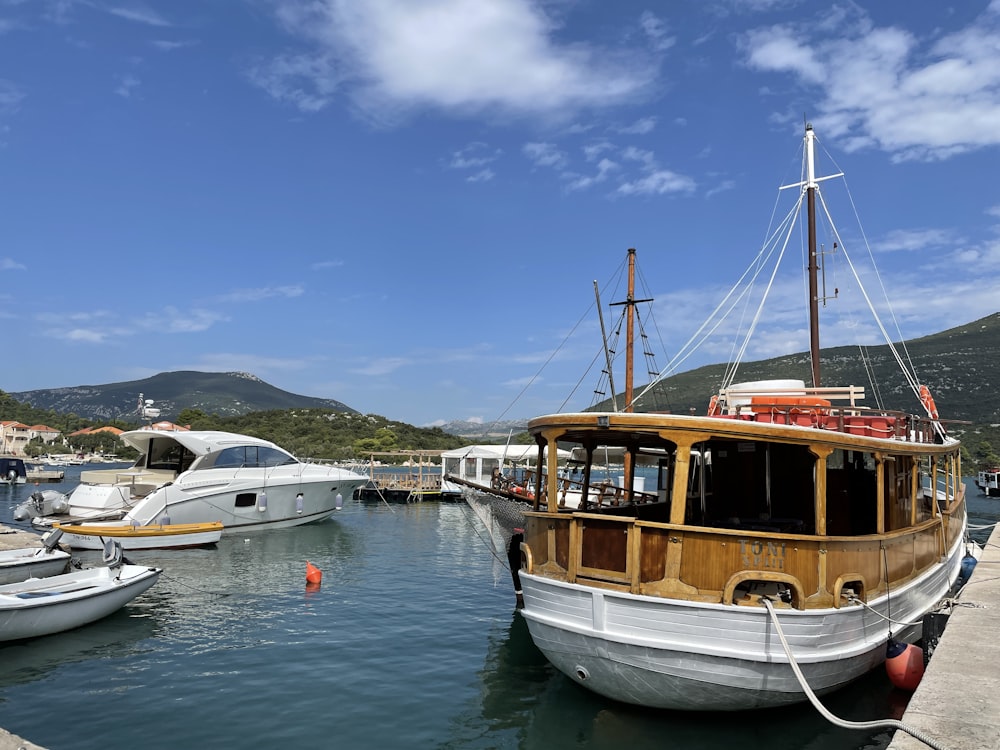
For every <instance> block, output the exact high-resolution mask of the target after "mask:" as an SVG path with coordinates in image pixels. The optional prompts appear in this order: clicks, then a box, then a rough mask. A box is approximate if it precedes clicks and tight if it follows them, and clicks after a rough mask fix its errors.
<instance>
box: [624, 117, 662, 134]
mask: <svg viewBox="0 0 1000 750" xmlns="http://www.w3.org/2000/svg"><path fill="white" fill-rule="evenodd" d="M655 127H656V118H655V117H643V118H641V119H638V120H636V121H635V122H633V123H632V124H631V125H626V126H625V127H623V128H618V132H619V133H623V134H625V135H646V134H647V133H652V132H653V129H654V128H655Z"/></svg>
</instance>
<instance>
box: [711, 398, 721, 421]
mask: <svg viewBox="0 0 1000 750" xmlns="http://www.w3.org/2000/svg"><path fill="white" fill-rule="evenodd" d="M720 411H721V410H720V409H719V397H718V396H712V400H711V401H709V402H708V416H710V417H715V416H717V415H718V414H719V412H720Z"/></svg>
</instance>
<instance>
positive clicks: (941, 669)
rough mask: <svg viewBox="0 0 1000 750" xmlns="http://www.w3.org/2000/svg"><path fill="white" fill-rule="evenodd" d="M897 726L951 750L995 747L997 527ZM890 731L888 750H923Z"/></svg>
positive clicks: (999, 628) (999, 714)
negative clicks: (918, 733) (924, 736)
mask: <svg viewBox="0 0 1000 750" xmlns="http://www.w3.org/2000/svg"><path fill="white" fill-rule="evenodd" d="M958 601H959V605H958V606H957V607H955V609H954V611H953V612H952V615H951V617H949V618H948V624H947V626H946V627H945V630H944V634H943V635H942V636H941V640H940V642H939V643H938V645H937V648H936V649H935V650H934V655H933V656H932V657H931V660H930V663H929V664H928V665H927V671H926V672H924V676H923V679H921V681H920V685H919V686H918V687H917V690H916V692H914V694H913V696H912V697H911V698H910V702H909V704H908V705H907V707H906V712H905V713H904V714H903V718H902V719H901V721H902V722H903V724H905V725H906V726H908V727H913V728H914V729H916V730H918V731H919V732H921V733H922V734H924V735H926V736H927V737H929V738H931V739H932V740H933V741H934V742H935V743H936V744H937V745H939V746H940V747H943V748H949V749H951V748H953V749H954V750H996V749H997V748H1000V525H998V526H996V527H995V528H994V529H993V533H992V534H991V535H990V538H989V541H988V542H987V543H986V546H985V548H984V549H983V555H982V557H981V558H980V560H979V564H978V565H977V566H976V569H975V571H974V572H973V573H972V576H971V577H970V579H969V582H968V583H967V584H966V586H965V588H964V589H963V590H962V592H961V594H960V596H959V599H958ZM926 748H927V745H925V744H924V743H923V742H921V741H920V740H918V739H916V738H915V737H912V736H910V735H909V734H907V733H906V732H904V731H902V730H898V729H897V730H896V733H895V735H893V738H892V742H891V743H890V744H889V747H888V750H926Z"/></svg>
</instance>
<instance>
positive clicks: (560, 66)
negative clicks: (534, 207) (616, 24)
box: [251, 0, 656, 122]
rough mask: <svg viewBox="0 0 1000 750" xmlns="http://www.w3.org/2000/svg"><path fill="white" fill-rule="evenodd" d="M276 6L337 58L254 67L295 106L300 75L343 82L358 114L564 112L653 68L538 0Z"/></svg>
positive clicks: (305, 1)
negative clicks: (592, 38)
mask: <svg viewBox="0 0 1000 750" xmlns="http://www.w3.org/2000/svg"><path fill="white" fill-rule="evenodd" d="M276 10H277V14H278V18H279V19H280V21H281V22H282V23H283V24H284V26H285V28H286V29H288V30H289V31H290V32H292V33H294V34H296V35H298V36H299V37H301V38H303V39H305V40H308V41H309V42H310V43H312V44H313V45H315V51H314V52H313V53H312V55H304V56H303V57H315V58H316V59H324V60H326V59H335V60H336V61H337V65H336V66H333V65H330V64H325V65H322V66H308V65H303V64H301V63H300V65H299V66H297V67H298V70H297V71H289V72H288V73H285V72H284V69H285V68H287V64H285V65H279V66H277V67H274V66H258V68H257V69H256V71H255V72H254V73H253V74H252V75H251V80H253V81H254V82H255V83H256V84H257V85H260V86H261V87H262V88H264V89H265V90H266V91H268V93H270V94H271V95H272V96H275V97H276V98H279V99H281V100H284V101H292V102H293V103H295V102H296V99H295V97H290V96H288V95H287V94H285V93H283V92H284V91H285V89H286V88H287V87H288V86H289V85H291V87H292V88H293V89H295V88H301V83H299V81H300V80H301V78H302V77H303V76H306V77H309V78H311V85H310V86H309V88H315V89H317V90H332V89H333V88H336V87H338V86H339V85H341V83H343V82H344V81H345V80H346V81H349V84H350V89H349V92H350V96H351V98H352V100H353V102H354V104H355V105H356V106H357V107H358V109H359V111H361V112H362V113H364V114H365V115H366V116H368V117H370V118H372V119H374V120H377V121H381V122H392V121H395V120H396V119H397V118H399V117H400V116H401V115H403V114H405V113H406V112H409V111H411V110H413V109H418V108H424V107H430V108H435V109H439V110H444V111H447V112H451V113H453V114H469V113H474V112H480V111H484V110H488V111H495V112H499V113H504V114H509V115H515V116H524V115H527V116H543V117H556V118H562V117H566V116H571V115H572V113H574V112H576V111H577V110H579V109H582V108H590V107H597V108H606V107H611V106H615V105H617V104H621V103H623V102H628V101H633V100H635V99H636V98H638V97H640V96H642V95H644V94H645V92H646V90H647V87H649V85H650V84H651V83H652V81H653V80H654V78H655V76H656V64H655V62H654V61H653V60H651V59H649V58H647V57H644V56H643V55H642V54H641V53H636V52H635V50H630V49H624V48H623V49H605V48H601V47H598V46H596V45H593V44H587V43H575V44H572V45H569V44H562V43H560V42H559V41H557V39H556V38H555V32H556V31H558V25H557V23H556V21H555V20H554V19H553V18H552V17H550V16H549V15H547V14H546V13H545V11H544V9H543V6H541V5H540V4H539V3H537V2H532V1H531V0H423V1H422V2H411V0H366V2H356V1H355V0H279V2H278V3H277V6H276ZM335 69H336V70H335ZM261 71H267V75H262V72H261ZM340 74H342V75H343V78H341V77H339V75H340ZM286 76H287V77H289V78H290V79H291V81H292V82H293V83H292V84H286V83H284V82H283V80H282V79H283V78H285V77H286Z"/></svg>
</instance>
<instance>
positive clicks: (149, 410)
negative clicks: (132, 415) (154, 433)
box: [139, 393, 160, 424]
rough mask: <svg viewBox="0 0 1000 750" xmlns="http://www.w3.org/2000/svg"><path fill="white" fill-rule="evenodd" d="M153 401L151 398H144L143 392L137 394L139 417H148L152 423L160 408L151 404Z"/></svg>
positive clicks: (158, 414) (141, 418)
mask: <svg viewBox="0 0 1000 750" xmlns="http://www.w3.org/2000/svg"><path fill="white" fill-rule="evenodd" d="M154 403H155V401H153V399H151V398H147V399H144V398H143V394H141V393H140V394H139V419H140V420H143V419H148V420H149V423H150V424H152V423H153V420H154V419H156V418H157V417H158V416H160V410H159V409H157V408H156V407H155V406H153V404H154Z"/></svg>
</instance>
